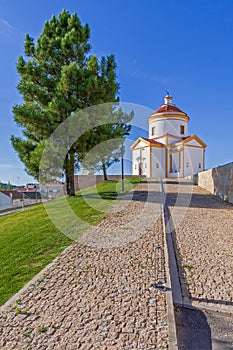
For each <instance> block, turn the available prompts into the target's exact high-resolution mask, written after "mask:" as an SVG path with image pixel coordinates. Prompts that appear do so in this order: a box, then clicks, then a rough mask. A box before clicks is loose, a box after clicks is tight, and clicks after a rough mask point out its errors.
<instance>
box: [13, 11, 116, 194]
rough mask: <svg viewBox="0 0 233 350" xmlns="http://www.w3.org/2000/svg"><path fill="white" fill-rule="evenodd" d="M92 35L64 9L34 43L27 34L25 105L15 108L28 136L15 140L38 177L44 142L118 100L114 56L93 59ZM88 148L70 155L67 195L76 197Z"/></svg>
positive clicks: (21, 63) (21, 67) (78, 147)
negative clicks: (78, 116) (79, 116)
mask: <svg viewBox="0 0 233 350" xmlns="http://www.w3.org/2000/svg"><path fill="white" fill-rule="evenodd" d="M89 36H90V29H89V26H88V25H85V26H82V24H81V22H80V20H79V18H78V17H77V15H76V14H75V13H74V14H72V15H70V14H69V12H68V11H66V10H63V11H62V12H61V13H60V14H59V15H58V17H57V18H56V17H55V16H53V17H52V18H51V20H50V21H46V22H45V25H44V28H43V31H42V34H41V35H40V37H39V39H38V41H37V43H36V44H35V43H34V40H33V38H31V37H30V36H29V35H28V34H27V35H26V39H25V44H24V50H25V56H26V59H25V58H23V57H22V56H20V57H19V59H18V63H17V70H18V73H19V75H20V81H19V84H18V90H19V92H20V94H21V95H22V97H23V103H22V104H21V105H15V106H14V107H13V112H14V117H15V121H16V123H17V124H18V125H19V126H21V127H22V128H23V134H24V137H23V138H20V137H15V136H12V137H11V140H12V144H13V147H14V149H15V150H16V152H17V153H18V155H19V158H20V159H21V161H22V162H24V164H25V167H26V170H27V172H28V173H29V174H30V175H32V176H34V177H35V178H37V179H38V178H39V165H40V160H41V157H42V154H43V151H44V147H45V143H46V140H47V139H48V138H49V137H50V135H51V134H52V133H53V132H54V130H55V129H56V128H57V127H58V125H60V124H61V123H62V122H63V121H64V120H66V119H67V118H68V117H69V116H70V115H71V114H72V113H74V112H76V111H77V110H80V109H84V108H86V107H89V106H93V105H96V104H100V103H104V102H114V101H117V100H118V98H117V91H118V83H117V81H116V63H115V59H114V56H112V55H111V56H108V57H102V58H101V60H100V62H99V61H98V59H97V57H96V56H94V55H89V51H90V44H89ZM86 144H87V142H83V143H81V142H80V141H79V140H78V141H77V142H76V144H74V145H72V146H71V147H70V149H69V150H68V151H67V155H66V159H65V161H64V167H63V170H64V173H65V175H66V186H67V193H68V194H69V195H74V194H75V192H74V170H75V167H77V166H78V163H79V154H80V153H85V150H83V147H84V145H86Z"/></svg>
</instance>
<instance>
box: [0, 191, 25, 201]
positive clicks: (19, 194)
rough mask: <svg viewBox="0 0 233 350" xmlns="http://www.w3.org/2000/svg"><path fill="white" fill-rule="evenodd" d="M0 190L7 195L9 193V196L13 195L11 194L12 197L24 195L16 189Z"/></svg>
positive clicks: (19, 197) (18, 197) (17, 197)
mask: <svg viewBox="0 0 233 350" xmlns="http://www.w3.org/2000/svg"><path fill="white" fill-rule="evenodd" d="M0 192H1V193H3V194H5V195H7V196H8V197H11V195H12V199H21V198H23V195H22V194H21V193H20V192H18V191H15V190H13V191H8V190H0Z"/></svg>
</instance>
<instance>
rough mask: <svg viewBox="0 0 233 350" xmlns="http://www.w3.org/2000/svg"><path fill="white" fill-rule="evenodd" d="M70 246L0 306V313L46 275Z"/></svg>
mask: <svg viewBox="0 0 233 350" xmlns="http://www.w3.org/2000/svg"><path fill="white" fill-rule="evenodd" d="M71 246H72V243H71V244H70V245H69V246H68V247H67V248H65V249H64V250H63V252H62V253H60V254H58V256H57V257H56V258H54V260H53V261H52V262H51V263H49V264H48V265H46V266H45V267H44V268H43V269H42V270H41V271H40V272H38V274H37V275H35V276H34V277H33V278H32V279H31V280H30V281H29V282H28V283H26V284H25V285H24V286H23V287H22V288H21V289H20V290H19V291H18V292H17V293H16V294H14V295H12V297H11V298H10V299H8V300H7V301H6V302H5V303H4V304H3V305H1V306H0V312H2V311H4V310H5V309H6V308H7V307H8V306H10V305H12V304H13V303H15V302H16V300H18V299H20V296H21V295H22V294H23V293H24V292H25V291H26V290H27V289H28V288H29V287H30V286H31V285H33V284H35V283H36V282H37V281H38V280H39V279H41V278H42V277H44V275H45V274H46V272H47V270H49V269H50V267H51V266H53V265H54V264H55V263H56V262H57V260H58V258H60V257H61V255H62V254H65V252H67V250H68V249H70V248H71Z"/></svg>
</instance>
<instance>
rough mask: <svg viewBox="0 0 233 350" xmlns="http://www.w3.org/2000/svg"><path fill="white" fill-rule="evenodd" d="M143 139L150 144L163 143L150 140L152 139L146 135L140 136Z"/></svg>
mask: <svg viewBox="0 0 233 350" xmlns="http://www.w3.org/2000/svg"><path fill="white" fill-rule="evenodd" d="M141 138H142V139H143V140H145V141H147V142H150V143H151V144H152V145H163V143H161V142H158V141H155V140H152V139H148V137H141Z"/></svg>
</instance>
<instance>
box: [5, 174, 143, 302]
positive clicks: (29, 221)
mask: <svg viewBox="0 0 233 350" xmlns="http://www.w3.org/2000/svg"><path fill="white" fill-rule="evenodd" d="M129 181H130V183H129V182H128V181H127V182H126V185H125V190H126V191H129V190H130V189H131V188H132V187H134V186H136V184H137V183H138V182H140V180H139V179H134V178H131V179H129ZM116 185H117V182H116V181H104V182H101V183H100V184H98V185H97V191H98V193H96V192H95V190H94V188H89V189H86V190H85V191H82V195H81V194H80V193H77V196H76V197H71V198H68V203H69V205H70V207H71V208H72V210H73V212H74V213H75V214H76V215H78V217H79V218H81V219H82V220H83V221H84V222H88V223H89V224H92V225H95V224H97V223H98V222H99V221H101V220H102V219H103V218H104V217H105V215H106V212H107V211H109V210H110V208H111V206H112V205H113V203H114V200H115V199H117V198H118V193H117V192H118V191H117V190H118V188H116ZM98 194H99V195H98ZM121 196H123V194H119V197H121ZM66 200H67V198H59V199H58V200H54V201H51V202H49V203H48V204H47V206H48V209H49V210H53V207H54V206H56V207H60V208H62V207H63V205H64V201H66ZM92 205H93V207H92ZM64 216H65V213H64ZM62 220H63V218H62ZM63 221H64V222H65V220H63ZM84 229H85V227H80V229H79V233H80V234H81V233H82V232H83V230H84ZM71 242H72V240H71V239H70V238H68V237H67V236H65V235H64V234H63V233H61V232H60V231H59V230H58V229H57V228H56V227H55V226H54V225H53V223H52V222H51V220H50V218H49V217H48V215H47V212H46V210H45V208H44V206H43V205H42V204H39V205H37V206H35V207H32V208H29V209H26V210H24V211H22V212H18V213H15V214H11V215H7V216H2V217H0V305H2V304H3V303H4V302H6V301H7V300H8V299H9V298H10V297H11V296H12V295H13V294H15V293H16V292H17V291H18V290H19V289H20V288H22V287H23V286H24V285H25V284H26V283H27V282H28V281H30V279H31V278H32V277H33V276H35V275H36V274H37V273H38V272H39V271H40V270H42V269H43V268H44V267H45V266H46V265H47V264H48V263H50V262H51V261H52V260H53V259H54V258H55V257H56V256H57V255H58V254H59V253H60V252H61V251H62V250H63V249H64V246H68V245H69V244H71ZM62 246H63V248H62Z"/></svg>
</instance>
